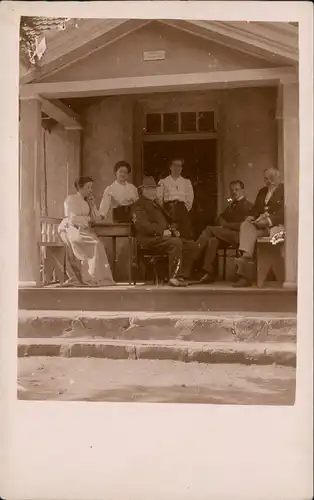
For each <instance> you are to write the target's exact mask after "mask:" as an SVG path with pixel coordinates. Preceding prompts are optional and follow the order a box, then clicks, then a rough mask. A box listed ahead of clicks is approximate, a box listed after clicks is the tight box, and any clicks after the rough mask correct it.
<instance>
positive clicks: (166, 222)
mask: <svg viewBox="0 0 314 500" xmlns="http://www.w3.org/2000/svg"><path fill="white" fill-rule="evenodd" d="M139 193H140V196H139V199H138V200H137V201H136V202H135V203H134V204H133V205H132V208H131V210H132V220H133V225H134V228H135V233H136V238H137V240H138V243H139V245H140V247H141V248H143V249H144V250H148V251H149V252H151V253H152V254H155V255H164V254H167V255H168V256H169V268H170V277H169V284H170V285H171V286H176V287H179V286H187V284H188V283H187V281H186V278H187V277H188V276H189V274H190V269H191V266H192V263H193V258H194V252H195V251H196V244H195V242H194V241H188V240H183V239H181V238H180V234H179V232H178V230H177V228H176V226H175V225H174V224H173V221H172V220H171V218H170V216H169V214H168V213H167V212H165V211H164V210H163V208H162V207H161V206H160V205H159V204H158V203H157V202H156V201H155V200H156V196H157V187H156V184H155V182H154V180H153V179H150V178H148V179H144V181H143V185H142V186H140V187H139Z"/></svg>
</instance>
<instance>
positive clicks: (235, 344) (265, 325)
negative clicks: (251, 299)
mask: <svg viewBox="0 0 314 500" xmlns="http://www.w3.org/2000/svg"><path fill="white" fill-rule="evenodd" d="M296 326H297V325H296V314H295V313H293V312H285V313H279V312H272V313H265V312H259V313H253V312H240V313H238V312H233V311H230V312H225V311H224V312H195V311H190V312H184V313H182V312H181V313H179V312H177V311H176V312H149V311H146V312H143V311H129V312H128V311H122V312H114V311H113V312H112V311H111V312H106V311H85V312H82V311H76V310H69V311H65V310H33V309H29V310H26V309H21V310H20V311H19V326H18V336H19V342H18V355H19V357H24V356H65V357H96V358H111V359H128V358H129V359H170V360H176V361H184V362H192V361H198V362H203V363H246V364H251V363H256V364H272V363H276V364H280V365H286V366H295V365H296Z"/></svg>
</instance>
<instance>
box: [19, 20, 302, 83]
mask: <svg viewBox="0 0 314 500" xmlns="http://www.w3.org/2000/svg"><path fill="white" fill-rule="evenodd" d="M150 22H152V21H151V20H139V19H78V20H75V19H73V20H71V21H69V22H68V23H66V29H65V30H63V31H57V30H53V31H50V32H47V34H46V44H47V50H46V52H45V53H44V55H43V57H42V59H41V60H40V62H39V64H38V66H37V68H35V69H31V71H29V72H28V73H27V74H24V75H22V76H21V83H22V84H25V83H30V82H34V81H38V82H39V81H40V80H41V79H42V78H44V77H46V76H48V75H49V74H51V73H53V72H55V71H59V70H60V69H62V68H64V67H66V66H68V65H70V64H73V63H74V62H76V61H78V60H80V59H83V58H85V57H88V55H89V54H91V53H93V52H95V51H97V50H99V49H100V48H102V47H104V46H106V45H108V44H110V43H113V42H115V41H116V40H119V39H120V38H122V37H124V36H126V35H128V34H130V33H132V32H133V31H135V30H137V29H139V28H141V27H143V26H144V25H146V24H148V23H150ZM154 22H156V20H154ZM158 22H160V23H164V24H167V25H169V26H172V27H173V28H175V29H179V30H182V31H185V32H189V33H190V34H193V35H194V36H198V37H201V38H204V39H207V40H211V41H215V42H217V43H220V44H222V45H224V46H226V47H230V48H232V49H236V50H239V51H241V52H244V53H246V54H250V55H252V56H255V57H257V58H261V59H263V60H266V61H269V62H271V63H272V64H274V63H275V64H277V65H278V66H297V64H298V27H297V26H295V25H293V24H291V23H284V22H282V23H279V22H244V21H236V22H221V21H194V20H159V21H158Z"/></svg>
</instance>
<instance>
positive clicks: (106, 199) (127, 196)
mask: <svg viewBox="0 0 314 500" xmlns="http://www.w3.org/2000/svg"><path fill="white" fill-rule="evenodd" d="M114 172H115V176H116V180H115V181H114V182H113V183H112V184H110V186H107V187H106V189H105V191H104V194H103V197H102V200H101V202H100V206H99V213H100V215H102V216H103V217H107V216H108V213H109V211H110V209H112V215H113V221H114V222H131V221H132V217H131V205H132V204H133V203H134V202H135V201H136V200H137V199H138V192H137V189H136V187H135V186H134V185H133V184H131V183H130V182H128V177H129V174H130V172H131V167H130V165H129V163H128V162H126V161H123V160H122V161H118V162H117V163H116V164H115V166H114Z"/></svg>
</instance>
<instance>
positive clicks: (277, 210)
mask: <svg viewBox="0 0 314 500" xmlns="http://www.w3.org/2000/svg"><path fill="white" fill-rule="evenodd" d="M267 191H268V188H267V187H266V186H265V187H263V188H262V189H260V190H259V192H258V194H257V197H256V200H255V203H254V205H253V208H252V210H251V213H250V215H252V216H254V217H256V218H257V217H259V216H260V215H261V214H263V213H265V212H267V213H268V215H269V218H270V220H271V222H272V225H273V226H278V225H279V224H284V211H285V194H284V185H283V184H278V186H277V188H276V189H275V191H274V192H273V194H272V197H271V198H270V200H269V201H268V203H267V204H266V203H265V198H266V195H267Z"/></svg>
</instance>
